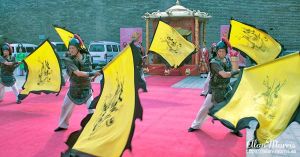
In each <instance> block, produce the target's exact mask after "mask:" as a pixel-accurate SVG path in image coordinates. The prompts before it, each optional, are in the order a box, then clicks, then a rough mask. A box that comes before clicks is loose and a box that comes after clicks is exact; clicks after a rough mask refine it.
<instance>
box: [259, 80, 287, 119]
mask: <svg viewBox="0 0 300 157" xmlns="http://www.w3.org/2000/svg"><path fill="white" fill-rule="evenodd" d="M285 84H286V80H284V81H277V80H273V82H272V81H271V80H270V78H269V76H267V77H266V79H265V80H263V86H264V87H265V91H264V92H263V93H260V94H259V95H258V96H257V97H255V98H254V100H255V102H256V103H258V105H260V106H261V107H263V108H264V115H265V116H266V117H267V118H268V119H269V120H272V119H274V118H275V113H276V104H277V103H274V102H275V100H276V99H278V95H279V92H280V89H281V88H282V87H283V86H284V85H285Z"/></svg>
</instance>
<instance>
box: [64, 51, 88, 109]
mask: <svg viewBox="0 0 300 157" xmlns="http://www.w3.org/2000/svg"><path fill="white" fill-rule="evenodd" d="M82 57H83V58H82V60H78V59H76V58H74V57H71V56H68V57H66V58H65V60H64V61H65V65H66V68H67V73H68V75H69V76H70V89H69V91H68V97H69V98H70V100H71V101H72V102H74V103H75V104H77V105H81V104H83V103H86V101H87V100H88V99H89V98H90V97H91V95H92V91H91V90H92V87H91V79H90V78H89V77H79V76H76V75H75V74H74V73H73V72H74V71H76V70H79V71H84V72H91V71H92V62H91V56H90V55H89V54H85V53H84V54H82Z"/></svg>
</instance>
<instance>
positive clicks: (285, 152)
mask: <svg viewBox="0 0 300 157" xmlns="http://www.w3.org/2000/svg"><path fill="white" fill-rule="evenodd" d="M16 78H17V86H18V88H19V89H21V87H22V85H23V83H24V80H25V76H17V77H16ZM100 78H101V77H98V78H97V79H96V81H97V82H99V80H100ZM205 79H206V78H201V77H200V76H190V77H187V78H185V79H183V80H182V81H180V82H178V83H176V84H174V85H173V86H172V87H174V88H199V89H200V88H202V87H203V83H204V81H205ZM6 91H11V89H10V88H6ZM199 95H200V92H199ZM256 125H257V122H255V121H252V122H251V123H250V126H251V128H250V129H247V135H246V136H247V143H248V142H249V141H250V140H251V139H253V133H254V131H255V126H256ZM283 145H286V146H288V147H287V148H283ZM245 147H247V146H245ZM299 154H300V125H299V124H298V123H295V122H294V123H292V124H291V125H290V126H289V127H288V128H287V129H286V131H285V132H284V133H283V134H281V136H279V137H278V138H277V139H276V140H274V142H273V143H272V144H269V145H266V146H265V148H261V149H250V150H248V151H247V157H274V156H275V157H296V156H299Z"/></svg>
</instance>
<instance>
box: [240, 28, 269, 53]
mask: <svg viewBox="0 0 300 157" xmlns="http://www.w3.org/2000/svg"><path fill="white" fill-rule="evenodd" d="M242 29H243V33H244V34H242V35H241V36H240V37H239V38H240V39H241V38H243V39H245V40H247V41H248V46H249V47H250V48H252V49H258V50H260V51H262V52H265V50H266V46H265V42H268V38H267V37H265V36H264V37H261V36H263V35H261V34H260V33H259V32H257V31H255V30H253V29H250V28H242Z"/></svg>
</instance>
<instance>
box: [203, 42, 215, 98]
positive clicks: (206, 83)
mask: <svg viewBox="0 0 300 157" xmlns="http://www.w3.org/2000/svg"><path fill="white" fill-rule="evenodd" d="M216 46H217V43H212V44H211V46H210V53H208V61H207V62H208V63H209V62H210V61H211V59H213V58H214V57H216V55H217V52H216ZM209 81H210V67H209V66H208V74H207V77H206V79H205V81H204V86H203V90H202V92H201V96H206V95H207V94H208V89H209Z"/></svg>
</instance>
